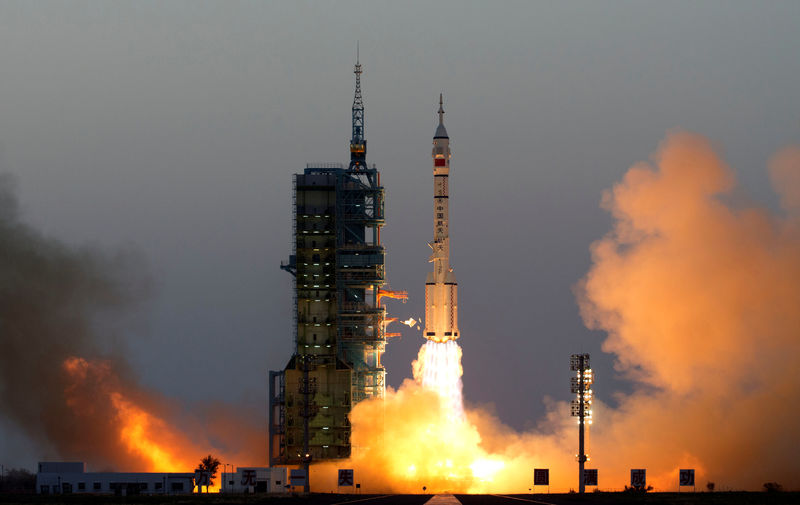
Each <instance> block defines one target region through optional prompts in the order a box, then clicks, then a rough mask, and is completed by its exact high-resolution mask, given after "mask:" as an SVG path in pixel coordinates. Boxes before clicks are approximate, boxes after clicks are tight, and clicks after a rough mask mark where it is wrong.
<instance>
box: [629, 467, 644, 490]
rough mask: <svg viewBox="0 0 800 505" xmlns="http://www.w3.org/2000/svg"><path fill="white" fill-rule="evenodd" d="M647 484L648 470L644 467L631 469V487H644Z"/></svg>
mask: <svg viewBox="0 0 800 505" xmlns="http://www.w3.org/2000/svg"><path fill="white" fill-rule="evenodd" d="M645 486H647V470H646V469H644V468H636V469H633V468H632V469H631V487H635V488H643V487H645Z"/></svg>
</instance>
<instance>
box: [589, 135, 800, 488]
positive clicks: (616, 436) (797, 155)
mask: <svg viewBox="0 0 800 505" xmlns="http://www.w3.org/2000/svg"><path fill="white" fill-rule="evenodd" d="M770 174H771V176H772V180H773V182H774V185H775V189H776V191H777V192H778V194H779V195H780V196H781V199H782V204H783V207H784V210H785V213H783V214H779V215H776V214H773V213H771V212H770V211H768V210H767V209H765V208H763V207H760V206H758V205H755V204H753V203H750V202H747V201H743V199H742V197H740V196H738V195H739V194H740V193H741V192H738V191H737V187H736V179H735V176H734V174H733V172H732V170H731V169H730V168H729V167H728V166H726V165H725V163H724V162H723V161H722V160H721V159H720V157H719V156H718V154H717V153H716V152H715V151H714V149H713V148H712V147H711V145H710V144H709V142H708V141H707V140H705V139H704V138H702V137H700V136H698V135H693V134H690V133H683V132H676V133H673V134H671V135H669V136H668V137H667V139H666V140H665V141H664V142H663V143H662V145H661V146H660V148H659V150H658V152H657V153H656V154H655V155H654V157H653V159H652V162H651V163H641V164H638V165H636V166H634V167H632V168H631V169H630V170H629V171H628V173H627V174H626V175H625V177H624V179H623V180H622V182H620V183H619V184H617V185H616V186H615V187H614V188H613V190H612V191H610V192H608V193H607V194H606V195H605V196H604V199H603V206H604V208H606V209H608V210H609V211H610V212H611V213H612V214H613V216H614V218H615V226H614V229H613V230H612V231H611V232H610V233H609V234H608V235H607V236H606V237H604V238H603V239H602V240H599V241H598V242H596V243H594V244H593V245H592V258H593V265H592V268H591V270H590V271H589V273H588V274H587V275H586V277H585V279H584V280H583V282H582V284H581V285H580V287H579V294H580V296H579V298H580V306H581V311H582V315H583V318H584V320H585V321H586V323H587V325H588V326H590V327H592V328H598V329H602V330H604V331H606V332H607V333H608V338H607V339H606V341H605V342H604V344H603V349H604V350H605V351H606V352H610V353H614V354H615V355H616V357H617V367H618V369H619V370H620V371H622V372H624V373H626V374H627V375H628V376H629V377H630V378H632V379H634V380H635V381H637V382H638V383H639V384H640V385H641V387H640V389H639V390H638V391H637V392H635V393H634V394H632V395H631V396H628V397H623V398H622V399H621V401H620V405H619V408H617V409H615V410H609V409H600V411H599V412H598V414H597V416H596V422H595V425H596V426H597V429H596V431H595V436H594V439H593V440H594V449H593V452H594V454H595V455H596V457H597V465H598V466H601V467H608V466H609V465H614V463H615V462H616V461H620V462H625V463H626V464H630V465H633V466H636V465H639V466H641V467H645V466H647V467H648V468H650V469H651V471H650V473H651V474H652V475H653V477H654V478H656V479H657V481H658V482H661V483H663V484H662V485H663V486H664V487H666V486H667V485H668V484H667V483H671V482H673V481H674V474H675V469H677V468H678V466H680V465H683V466H689V467H692V466H694V467H697V468H698V471H699V472H700V473H701V474H702V478H704V479H708V480H710V481H715V482H717V484H720V483H726V484H727V485H728V486H730V487H738V488H742V487H747V488H751V489H755V488H758V487H760V486H761V484H762V483H764V482H766V481H767V480H777V481H778V482H781V483H784V485H787V484H788V485H790V486H792V487H797V486H798V485H800V477H799V476H800V464H799V463H798V462H797V457H796V454H795V451H794V450H793V448H794V447H797V446H798V442H800V433H798V430H797V416H798V413H799V412H798V408H797V405H798V400H800V367H798V366H797V358H798V357H800V310H798V307H799V306H798V303H800V213H798V210H800V149H798V148H796V147H793V148H789V149H786V150H784V151H782V152H781V153H779V154H778V155H777V156H776V157H775V158H774V159H773V161H772V163H771V164H770ZM623 471H624V468H617V469H616V470H615V473H612V475H610V476H609V477H613V478H616V479H617V480H620V481H623V480H624V476H623V475H622V472H623Z"/></svg>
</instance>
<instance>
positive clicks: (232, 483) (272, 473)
mask: <svg viewBox="0 0 800 505" xmlns="http://www.w3.org/2000/svg"><path fill="white" fill-rule="evenodd" d="M288 484H289V478H288V476H287V472H286V468H281V467H271V468H264V467H236V472H235V473H232V472H229V473H225V472H223V473H222V476H221V477H220V492H221V493H288V492H289V486H288Z"/></svg>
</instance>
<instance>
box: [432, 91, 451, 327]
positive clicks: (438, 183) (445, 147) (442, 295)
mask: <svg viewBox="0 0 800 505" xmlns="http://www.w3.org/2000/svg"><path fill="white" fill-rule="evenodd" d="M431 156H432V157H433V242H430V243H428V245H429V246H430V247H431V249H432V250H433V252H432V253H431V257H430V262H431V263H433V272H430V273H428V278H427V280H426V281H425V338H427V339H428V340H432V341H434V342H447V341H449V340H455V339H457V338H458V284H457V283H456V276H455V274H454V273H453V269H452V267H451V266H450V234H449V223H450V216H449V210H448V197H449V195H448V189H447V188H448V184H447V180H448V176H449V175H450V137H448V136H447V129H446V128H445V127H444V106H443V102H442V95H441V94H439V126H437V127H436V133H435V134H434V136H433V151H432V153H431Z"/></svg>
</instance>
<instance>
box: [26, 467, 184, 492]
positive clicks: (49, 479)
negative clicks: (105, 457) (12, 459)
mask: <svg viewBox="0 0 800 505" xmlns="http://www.w3.org/2000/svg"><path fill="white" fill-rule="evenodd" d="M193 487H194V473H118V472H90V473H87V472H86V465H85V464H84V463H82V462H42V463H39V471H38V472H37V473H36V492H37V493H39V494H69V493H90V494H116V495H121V496H127V495H136V494H191V493H192V491H193Z"/></svg>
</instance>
